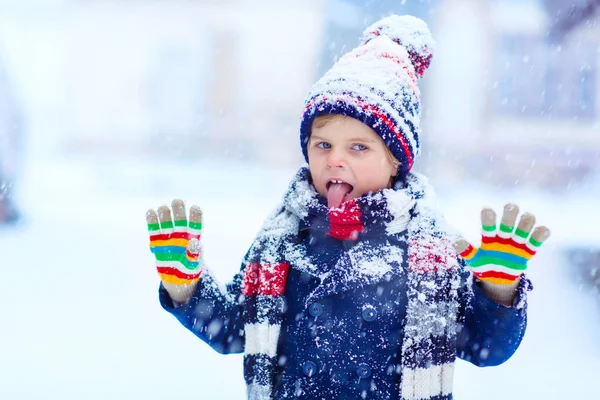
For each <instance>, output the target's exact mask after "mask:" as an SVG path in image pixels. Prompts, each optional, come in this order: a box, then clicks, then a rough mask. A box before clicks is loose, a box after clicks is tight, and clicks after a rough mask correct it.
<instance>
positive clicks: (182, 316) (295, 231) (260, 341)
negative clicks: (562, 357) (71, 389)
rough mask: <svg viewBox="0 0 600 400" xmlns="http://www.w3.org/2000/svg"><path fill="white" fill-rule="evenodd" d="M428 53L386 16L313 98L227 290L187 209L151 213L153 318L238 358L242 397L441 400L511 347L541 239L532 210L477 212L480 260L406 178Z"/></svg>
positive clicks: (414, 28)
mask: <svg viewBox="0 0 600 400" xmlns="http://www.w3.org/2000/svg"><path fill="white" fill-rule="evenodd" d="M432 47H433V42H432V39H431V36H430V33H429V30H428V29H427V26H426V25H425V23H424V22H423V21H421V20H419V19H417V18H414V17H410V16H403V17H400V16H390V17H388V18H385V19H383V20H381V21H379V22H377V23H375V24H374V25H373V26H371V27H370V28H368V29H367V30H366V31H365V34H364V37H363V43H362V45H361V46H359V47H357V48H356V49H354V50H352V51H351V52H349V53H348V54H346V55H345V56H344V57H342V58H341V59H340V60H339V61H338V62H337V63H336V64H335V65H334V66H333V67H332V68H331V70H330V71H329V72H327V73H326V74H325V76H324V77H323V78H322V79H321V80H319V82H318V83H317V84H316V85H315V86H314V87H313V88H312V90H311V92H310V93H309V95H308V98H307V101H306V108H305V111H304V115H303V118H302V123H301V129H300V143H301V147H302V152H303V154H304V157H305V158H306V160H307V161H308V166H303V167H302V168H300V170H299V171H298V173H297V174H296V176H295V178H294V179H293V180H292V182H291V184H290V186H289V189H288V191H287V193H286V194H285V196H284V198H283V202H282V204H281V205H280V207H279V208H278V209H277V210H276V212H275V213H274V214H273V215H271V216H270V217H269V218H268V219H267V221H266V222H265V224H264V226H263V228H262V230H261V231H260V233H259V234H258V236H257V238H256V240H255V241H254V243H253V244H252V246H251V247H250V249H249V250H248V253H247V254H246V256H245V257H244V260H243V262H242V266H241V270H240V272H239V273H238V274H237V275H236V276H235V277H234V278H233V280H232V281H231V282H230V283H229V284H228V285H227V286H226V288H221V287H220V286H219V285H218V284H217V283H216V281H215V279H214V278H213V277H212V276H211V275H210V272H209V271H208V270H207V269H206V268H205V267H204V265H203V263H202V254H201V249H200V244H199V239H200V234H201V229H202V215H201V212H200V209H199V208H198V207H196V206H192V207H191V209H190V217H189V222H188V220H187V215H186V211H185V207H184V204H183V202H182V201H180V200H175V201H173V203H172V209H173V214H174V221H175V222H174V223H173V220H172V219H171V211H170V210H169V208H168V207H166V206H163V207H160V208H159V209H158V215H157V213H156V212H154V211H153V210H150V211H149V212H148V213H147V222H148V227H149V231H150V235H151V236H150V239H151V248H152V251H153V253H154V254H155V256H156V260H157V268H158V272H159V274H160V277H161V280H162V282H161V285H160V289H159V294H160V302H161V304H162V306H163V307H164V308H165V309H166V310H167V311H168V312H170V313H171V314H173V315H174V316H175V317H176V318H177V319H178V320H179V321H180V322H181V323H182V324H183V325H184V326H185V327H186V328H187V329H189V330H190V331H192V332H193V333H194V334H196V335H197V336H198V337H199V338H200V339H202V340H203V341H204V342H206V343H207V344H208V345H210V346H211V347H212V348H213V349H215V350H216V351H218V352H220V353H223V354H227V353H241V352H244V378H245V380H246V383H247V388H248V398H249V399H285V398H289V399H291V398H300V399H365V398H368V399H399V398H402V399H450V398H451V397H452V379H453V378H452V377H453V371H454V361H455V358H456V356H457V355H458V356H459V357H460V358H462V359H464V360H467V361H470V362H471V363H473V364H475V365H478V366H492V365H498V364H501V363H503V362H504V361H506V360H507V359H508V358H509V357H511V355H512V354H513V353H514V352H515V350H516V349H517V347H518V346H519V343H520V341H521V339H522V337H523V334H524V332H525V325H526V292H527V291H528V290H530V288H531V285H530V282H529V280H528V279H527V278H525V277H524V276H522V273H523V272H524V271H525V269H526V266H527V264H526V263H527V260H528V259H529V258H530V257H531V256H532V255H533V254H535V251H536V249H537V248H538V247H539V245H540V244H541V243H542V242H543V241H544V240H545V239H546V238H547V237H548V236H549V231H548V229H546V228H543V227H538V228H536V230H534V232H533V233H532V234H531V231H532V229H533V225H534V218H533V216H532V215H531V214H525V215H523V217H522V218H521V220H520V222H519V225H518V228H517V229H516V230H515V229H514V227H515V223H516V218H517V215H518V208H517V207H516V206H514V205H507V206H506V207H505V212H504V215H503V217H502V221H501V225H500V227H499V230H498V231H497V227H496V216H495V214H494V212H493V211H492V210H490V209H485V210H484V211H483V212H482V224H483V236H482V238H483V240H482V242H483V243H482V247H481V248H480V249H475V248H473V247H472V246H470V245H469V244H468V243H467V242H466V241H464V240H463V239H459V240H456V241H454V243H453V241H452V239H453V238H455V235H454V234H453V233H452V231H451V230H450V229H449V228H448V227H447V226H445V224H444V222H443V219H442V217H441V216H440V215H439V213H438V212H437V211H436V210H435V208H434V207H433V206H432V196H433V193H432V191H431V188H430V186H429V185H428V184H427V180H426V178H425V177H423V176H422V175H419V174H416V173H414V172H411V168H412V165H413V162H414V160H415V158H416V156H417V155H418V154H419V150H420V138H419V136H420V128H419V118H420V113H419V109H420V104H419V89H418V87H417V79H418V78H419V77H421V76H422V75H423V73H424V72H425V70H426V69H427V67H428V66H429V63H430V61H431V57H432ZM513 231H514V232H513ZM530 234H531V238H530ZM453 245H454V246H453ZM457 252H458V253H460V256H461V257H459V255H458V254H457ZM471 271H472V272H473V274H474V275H475V276H476V278H473V277H472V274H471Z"/></svg>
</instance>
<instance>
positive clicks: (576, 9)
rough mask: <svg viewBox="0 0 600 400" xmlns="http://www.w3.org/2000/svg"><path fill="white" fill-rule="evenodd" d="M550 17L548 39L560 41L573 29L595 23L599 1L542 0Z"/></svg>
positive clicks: (599, 5)
mask: <svg viewBox="0 0 600 400" xmlns="http://www.w3.org/2000/svg"><path fill="white" fill-rule="evenodd" d="M544 5H545V6H546V9H547V11H548V15H549V17H550V32H549V34H550V38H551V39H555V40H561V39H562V38H564V37H565V36H566V35H568V34H569V32H570V31H572V30H573V29H574V28H575V27H577V26H580V25H583V24H585V23H597V21H598V19H599V17H598V16H599V14H600V0H544Z"/></svg>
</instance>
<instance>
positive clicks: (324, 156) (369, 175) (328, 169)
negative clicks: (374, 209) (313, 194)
mask: <svg viewBox="0 0 600 400" xmlns="http://www.w3.org/2000/svg"><path fill="white" fill-rule="evenodd" d="M308 164H309V167H310V173H311V176H312V179H313V183H314V185H315V188H316V189H317V192H319V194H321V195H322V196H324V197H325V198H327V203H328V206H329V208H339V207H340V205H341V204H342V203H343V202H344V201H347V200H350V199H353V198H357V197H360V196H362V195H363V194H365V193H369V192H376V191H378V190H381V189H384V188H387V187H390V182H391V179H390V178H391V177H392V176H396V174H397V172H398V171H397V168H396V167H395V166H394V165H393V164H392V161H391V159H390V157H389V155H388V153H387V149H386V147H385V144H384V143H383V140H381V138H380V137H379V136H378V135H377V134H376V133H375V131H373V130H372V129H371V128H369V127H368V126H367V125H365V124H363V123H362V122H360V121H358V120H356V119H354V118H350V117H345V116H339V117H336V118H334V119H332V120H330V121H328V122H326V123H325V124H324V125H323V124H313V129H312V133H311V137H310V140H309V142H308ZM340 182H341V183H340Z"/></svg>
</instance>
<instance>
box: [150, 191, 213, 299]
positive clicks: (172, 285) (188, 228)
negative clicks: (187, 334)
mask: <svg viewBox="0 0 600 400" xmlns="http://www.w3.org/2000/svg"><path fill="white" fill-rule="evenodd" d="M171 208H172V209H173V217H174V218H172V217H171V210H170V209H169V207H167V206H161V207H159V208H158V210H157V211H158V213H157V212H156V211H154V210H152V209H150V210H148V211H147V212H146V223H147V225H148V234H149V235H150V250H151V251H152V253H153V254H154V257H155V259H156V269H157V271H158V274H159V276H160V278H161V280H162V282H163V286H164V287H165V288H166V289H167V291H168V292H169V295H170V296H171V298H172V299H173V300H175V301H177V302H180V303H183V302H185V301H187V300H188V299H189V298H190V297H191V296H192V294H193V293H194V291H195V288H196V285H197V283H198V281H199V280H200V275H201V273H202V264H203V260H202V247H201V245H200V237H201V234H202V211H201V210H200V208H199V207H198V206H192V207H190V215H189V220H188V218H187V214H186V210H185V204H184V202H183V201H182V200H173V201H172V203H171Z"/></svg>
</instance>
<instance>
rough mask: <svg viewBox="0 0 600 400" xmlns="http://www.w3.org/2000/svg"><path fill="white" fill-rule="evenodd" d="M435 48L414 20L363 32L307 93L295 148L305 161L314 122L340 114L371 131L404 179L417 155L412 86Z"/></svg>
mask: <svg viewBox="0 0 600 400" xmlns="http://www.w3.org/2000/svg"><path fill="white" fill-rule="evenodd" d="M433 47H434V42H433V38H432V37H431V33H430V32H429V28H427V24H426V23H425V22H424V21H422V20H421V19H419V18H416V17H413V16H410V15H404V16H398V15H391V16H389V17H386V18H383V19H381V20H379V21H378V22H376V23H374V24H373V25H371V26H370V27H368V28H367V29H366V30H365V31H364V33H363V36H362V39H361V45H359V46H358V47H356V48H355V49H354V50H352V51H350V52H348V53H346V54H345V55H344V56H343V57H341V58H340V59H339V60H338V62H337V63H335V65H334V66H333V67H332V68H331V69H330V70H329V71H327V73H326V74H325V75H324V76H323V77H322V78H321V79H320V80H319V81H318V82H317V83H316V84H315V85H314V86H313V87H312V88H311V90H310V92H309V93H308V96H307V98H306V101H305V109H304V114H303V115H302V122H301V125H300V145H301V147H302V153H303V154H304V158H305V160H306V161H308V150H307V145H308V139H309V137H310V132H311V127H312V123H313V120H314V119H315V118H316V117H317V116H319V115H321V114H341V115H345V116H348V117H352V118H355V119H357V120H359V121H361V122H362V123H364V124H365V125H367V126H369V127H370V128H372V129H373V130H374V131H375V132H376V133H377V134H378V135H379V136H381V138H382V139H383V141H384V143H385V144H386V146H387V147H388V148H389V149H390V151H391V153H392V154H393V155H394V156H395V157H396V158H397V159H398V160H399V161H400V163H401V165H400V167H399V168H398V169H399V172H400V175H405V174H406V173H408V172H409V171H410V170H411V168H412V166H413V163H414V161H415V158H416V157H417V156H418V155H419V153H420V135H421V129H420V120H421V113H420V108H421V107H420V95H421V93H420V90H419V87H418V85H417V80H418V79H419V78H421V77H422V76H423V73H424V72H425V70H426V69H427V68H428V67H429V64H430V62H431V58H432V56H433Z"/></svg>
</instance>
